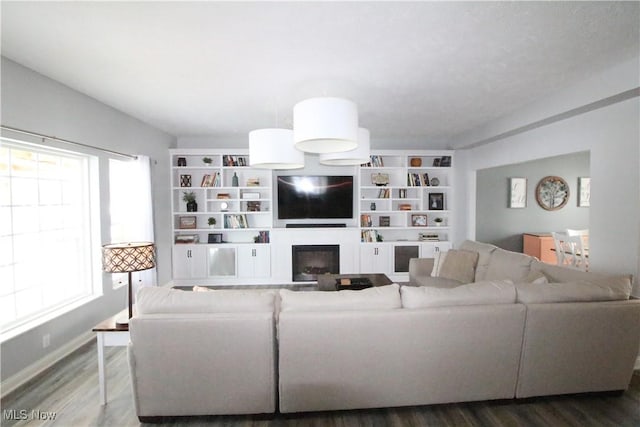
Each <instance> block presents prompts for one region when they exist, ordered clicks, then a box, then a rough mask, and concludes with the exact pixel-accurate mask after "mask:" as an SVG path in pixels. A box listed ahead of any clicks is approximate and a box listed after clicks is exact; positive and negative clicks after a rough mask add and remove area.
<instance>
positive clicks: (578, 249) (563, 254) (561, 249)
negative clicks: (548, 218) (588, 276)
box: [551, 232, 589, 271]
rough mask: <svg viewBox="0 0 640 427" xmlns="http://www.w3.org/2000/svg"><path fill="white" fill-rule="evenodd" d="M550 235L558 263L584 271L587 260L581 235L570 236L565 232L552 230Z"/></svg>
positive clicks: (587, 264) (587, 266)
mask: <svg viewBox="0 0 640 427" xmlns="http://www.w3.org/2000/svg"><path fill="white" fill-rule="evenodd" d="M551 235H552V236H553V244H554V246H555V251H556V260H557V264H558V265H563V266H567V267H572V268H577V269H580V270H584V271H587V270H588V269H589V261H588V258H587V253H586V251H585V248H584V245H583V244H582V236H579V235H576V236H570V235H568V234H567V233H555V232H552V233H551Z"/></svg>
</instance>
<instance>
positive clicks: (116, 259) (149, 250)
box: [102, 242, 156, 273]
mask: <svg viewBox="0 0 640 427" xmlns="http://www.w3.org/2000/svg"><path fill="white" fill-rule="evenodd" d="M155 266H156V247H155V245H154V244H153V243H151V242H132V243H111V244H108V245H104V246H103V247H102V269H103V270H104V271H106V272H107V273H130V272H132V271H141V270H148V269H150V268H153V267H155Z"/></svg>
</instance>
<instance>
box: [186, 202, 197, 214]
mask: <svg viewBox="0 0 640 427" xmlns="http://www.w3.org/2000/svg"><path fill="white" fill-rule="evenodd" d="M187 212H198V204H197V203H196V201H195V200H194V201H192V202H187Z"/></svg>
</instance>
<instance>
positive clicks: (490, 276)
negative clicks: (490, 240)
mask: <svg viewBox="0 0 640 427" xmlns="http://www.w3.org/2000/svg"><path fill="white" fill-rule="evenodd" d="M533 260H534V258H533V257H531V256H529V255H525V254H521V253H518V252H511V251H506V250H504V249H500V248H496V249H495V250H494V251H493V252H492V253H491V258H490V260H489V265H488V266H487V272H486V275H485V277H484V279H487V280H502V279H510V280H513V281H514V282H519V281H522V279H524V278H525V277H527V275H528V274H529V272H530V271H531V263H532V262H533ZM476 280H477V279H476Z"/></svg>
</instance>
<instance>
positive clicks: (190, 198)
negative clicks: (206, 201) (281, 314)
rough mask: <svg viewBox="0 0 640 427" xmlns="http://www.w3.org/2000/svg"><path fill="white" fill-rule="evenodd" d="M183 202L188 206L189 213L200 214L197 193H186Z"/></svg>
mask: <svg viewBox="0 0 640 427" xmlns="http://www.w3.org/2000/svg"><path fill="white" fill-rule="evenodd" d="M182 200H184V202H185V203H186V204H187V212H198V203H196V193H194V192H193V191H185V192H184V196H182Z"/></svg>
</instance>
